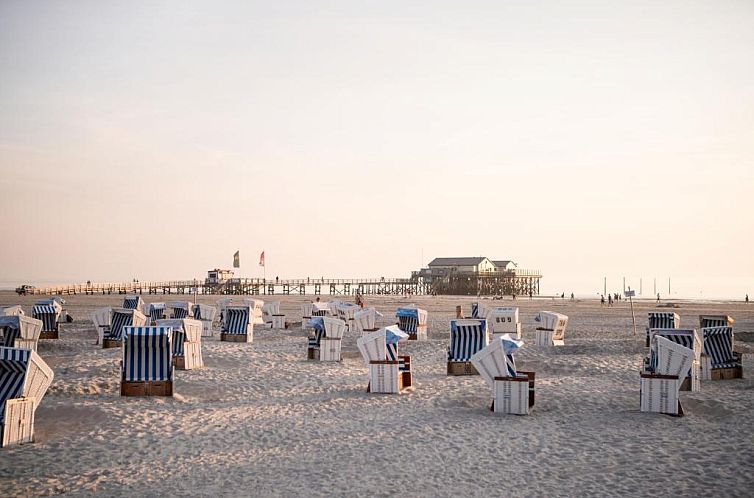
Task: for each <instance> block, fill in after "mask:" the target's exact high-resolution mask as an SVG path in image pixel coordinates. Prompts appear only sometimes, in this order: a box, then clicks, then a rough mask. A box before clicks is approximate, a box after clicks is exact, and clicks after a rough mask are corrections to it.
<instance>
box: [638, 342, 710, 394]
mask: <svg viewBox="0 0 754 498" xmlns="http://www.w3.org/2000/svg"><path fill="white" fill-rule="evenodd" d="M649 335H650V341H651V339H652V337H655V336H659V337H663V338H665V339H668V340H669V341H671V342H673V343H675V344H679V345H681V346H683V347H684V348H687V349H689V350H691V351H692V353H693V358H692V362H691V368H690V369H689V373H688V376H687V377H686V378H685V379H681V385H680V386H679V389H680V390H681V391H698V390H699V389H700V387H701V386H700V384H701V382H700V381H701V379H702V374H701V355H702V348H703V346H702V339H701V335H700V334H699V333H698V332H697V331H696V330H695V329H680V328H669V329H649ZM650 343H651V342H650ZM654 353H655V349H654V348H650V355H649V356H648V357H647V358H645V359H644V366H645V370H646V371H649V372H655V369H654V367H653V366H652V365H653V364H652V362H653V354H654Z"/></svg>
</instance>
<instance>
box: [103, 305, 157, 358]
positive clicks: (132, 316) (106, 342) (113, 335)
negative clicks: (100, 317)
mask: <svg viewBox="0 0 754 498" xmlns="http://www.w3.org/2000/svg"><path fill="white" fill-rule="evenodd" d="M146 324H147V317H146V316H145V315H144V314H143V313H142V312H141V311H139V310H135V309H125V308H113V309H112V310H111V311H110V330H107V331H105V332H104V334H103V337H102V349H107V348H119V347H121V346H122V345H123V329H124V328H125V327H144V326H145V325H146Z"/></svg>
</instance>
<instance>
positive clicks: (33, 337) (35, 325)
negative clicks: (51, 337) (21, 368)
mask: <svg viewBox="0 0 754 498" xmlns="http://www.w3.org/2000/svg"><path fill="white" fill-rule="evenodd" d="M41 333H42V321H41V320H37V319H36V318H31V317H28V316H26V315H12V316H0V336H2V341H0V346H4V347H8V348H19V349H30V350H32V351H36V350H37V344H38V342H39V335H40V334H41Z"/></svg>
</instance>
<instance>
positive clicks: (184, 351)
mask: <svg viewBox="0 0 754 498" xmlns="http://www.w3.org/2000/svg"><path fill="white" fill-rule="evenodd" d="M156 325H157V326H158V327H170V328H172V329H173V338H172V342H173V365H174V366H175V368H177V369H178V370H193V369H195V368H202V367H203V366H204V360H203V359H202V343H201V339H202V322H200V321H199V320H194V319H193V318H169V319H167V320H157V324H156Z"/></svg>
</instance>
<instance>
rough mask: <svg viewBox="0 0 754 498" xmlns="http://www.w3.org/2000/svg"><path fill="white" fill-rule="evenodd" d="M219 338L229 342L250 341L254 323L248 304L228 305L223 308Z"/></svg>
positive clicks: (252, 337) (252, 336)
mask: <svg viewBox="0 0 754 498" xmlns="http://www.w3.org/2000/svg"><path fill="white" fill-rule="evenodd" d="M224 315H225V316H224V318H223V324H222V328H221V329H220V340H221V341H229V342H252V341H253V340H254V325H253V324H252V323H251V321H252V319H253V318H252V308H251V307H250V306H228V307H226V308H225V313H224Z"/></svg>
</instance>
